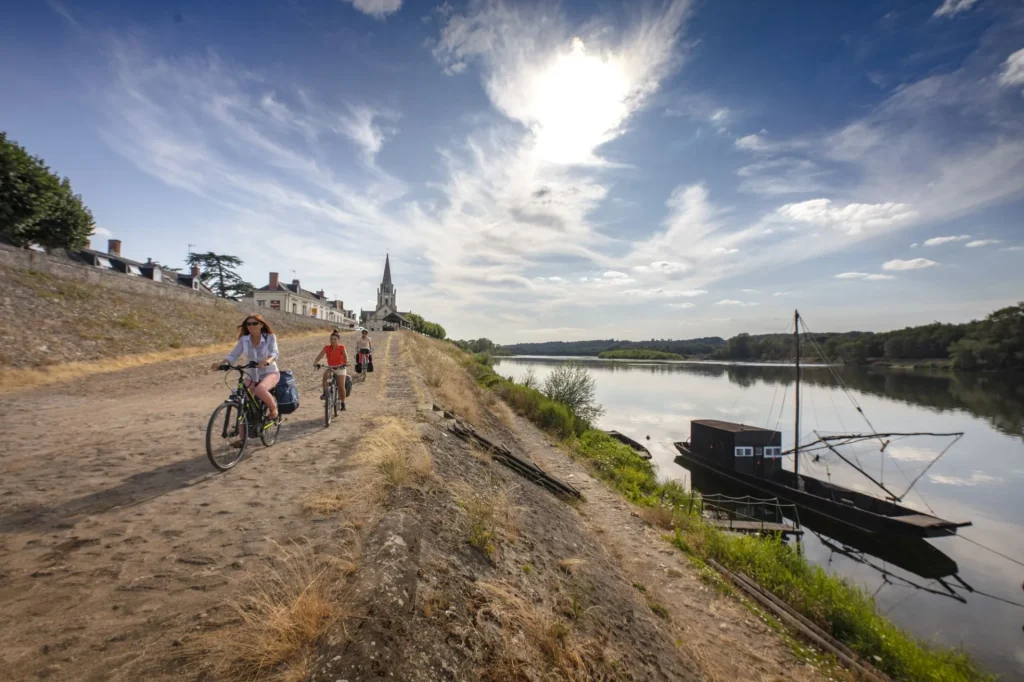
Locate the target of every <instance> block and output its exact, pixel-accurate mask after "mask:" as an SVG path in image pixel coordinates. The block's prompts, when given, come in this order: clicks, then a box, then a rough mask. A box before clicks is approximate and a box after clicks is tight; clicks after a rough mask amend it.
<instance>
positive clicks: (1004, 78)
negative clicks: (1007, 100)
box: [999, 48, 1024, 87]
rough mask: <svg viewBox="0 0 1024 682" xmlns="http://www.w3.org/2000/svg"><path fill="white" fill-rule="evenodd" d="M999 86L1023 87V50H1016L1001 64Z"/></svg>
mask: <svg viewBox="0 0 1024 682" xmlns="http://www.w3.org/2000/svg"><path fill="white" fill-rule="evenodd" d="M999 84H1000V85H1003V86H1005V87H1012V86H1016V85H1024V48H1021V49H1019V50H1017V51H1016V52H1014V53H1013V54H1011V55H1010V56H1009V57H1007V58H1006V61H1005V62H1003V72H1002V73H1001V74H999Z"/></svg>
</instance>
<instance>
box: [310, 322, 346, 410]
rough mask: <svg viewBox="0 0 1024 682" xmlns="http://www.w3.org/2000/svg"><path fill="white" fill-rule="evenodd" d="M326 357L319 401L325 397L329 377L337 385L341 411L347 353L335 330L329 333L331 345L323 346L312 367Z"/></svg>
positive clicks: (343, 400) (339, 333)
mask: <svg viewBox="0 0 1024 682" xmlns="http://www.w3.org/2000/svg"><path fill="white" fill-rule="evenodd" d="M325 355H326V356H327V370H326V371H324V380H323V386H324V392H323V394H322V395H321V396H320V400H323V399H324V397H325V396H326V395H327V382H328V380H329V379H330V377H331V376H333V377H334V381H335V383H337V384H338V398H339V402H340V403H341V409H343V410H344V409H345V375H346V374H347V372H346V371H345V367H346V366H347V365H348V352H347V351H346V350H345V346H343V345H341V332H339V331H338V330H337V329H335V330H334V331H333V332H331V343H330V345H329V346H324V349H323V350H322V351H320V355H317V356H316V360H314V361H313V366H314V367H315V366H316V365H319V364H320V358H322V357H323V356H325Z"/></svg>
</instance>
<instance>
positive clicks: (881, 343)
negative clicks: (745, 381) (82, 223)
mask: <svg viewBox="0 0 1024 682" xmlns="http://www.w3.org/2000/svg"><path fill="white" fill-rule="evenodd" d="M803 338H804V339H805V340H806V343H804V344H802V347H801V353H800V354H801V357H802V358H804V359H805V360H807V361H810V362H814V361H824V360H826V359H828V360H830V361H833V362H840V363H846V364H850V365H865V364H878V365H891V366H907V367H930V368H931V367H934V368H942V367H945V368H953V369H958V370H1024V303H1018V304H1017V305H1013V306H1008V307H1006V308H1002V309H1000V310H997V311H995V312H993V313H991V314H989V315H988V316H987V317H986V318H985V319H984V320H974V321H973V322H967V323H964V324H947V323H942V322H933V323H932V324H926V325H921V326H918V327H907V328H905V329H899V330H894V331H889V332H858V331H852V332H840V333H833V332H829V333H816V334H811V335H805V336H804V337H803ZM456 343H458V344H459V345H460V346H461V347H463V348H464V349H466V350H469V351H471V352H483V353H489V354H491V355H561V356H570V357H580V356H588V357H595V356H596V357H603V358H631V359H644V360H647V359H673V360H677V359H700V360H740V361H749V362H788V361H790V360H792V359H793V357H794V355H795V353H794V348H793V335H792V334H738V335H736V336H733V337H732V338H730V339H728V340H726V339H723V338H721V337H718V336H709V337H702V338H696V339H682V340H675V339H650V340H645V341H623V340H617V339H598V340H591V341H544V342H541V343H512V344H507V345H501V346H499V345H496V344H495V343H494V342H492V341H491V340H490V339H485V338H481V339H475V340H472V341H457V342H456ZM652 352H657V353H662V354H668V355H669V357H668V358H665V357H660V356H659V357H657V358H655V357H652V356H651V355H649V353H652ZM623 353H626V354H623ZM633 353H641V355H633Z"/></svg>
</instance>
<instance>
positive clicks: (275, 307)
mask: <svg viewBox="0 0 1024 682" xmlns="http://www.w3.org/2000/svg"><path fill="white" fill-rule="evenodd" d="M270 308H271V309H272V310H280V309H281V301H273V300H272V301H270Z"/></svg>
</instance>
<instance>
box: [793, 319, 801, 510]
mask: <svg viewBox="0 0 1024 682" xmlns="http://www.w3.org/2000/svg"><path fill="white" fill-rule="evenodd" d="M793 338H794V340H795V341H796V419H795V420H794V422H793V423H794V427H793V475H794V476H795V477H796V487H797V489H798V490H799V489H800V311H799V310H794V311H793Z"/></svg>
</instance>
